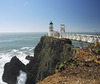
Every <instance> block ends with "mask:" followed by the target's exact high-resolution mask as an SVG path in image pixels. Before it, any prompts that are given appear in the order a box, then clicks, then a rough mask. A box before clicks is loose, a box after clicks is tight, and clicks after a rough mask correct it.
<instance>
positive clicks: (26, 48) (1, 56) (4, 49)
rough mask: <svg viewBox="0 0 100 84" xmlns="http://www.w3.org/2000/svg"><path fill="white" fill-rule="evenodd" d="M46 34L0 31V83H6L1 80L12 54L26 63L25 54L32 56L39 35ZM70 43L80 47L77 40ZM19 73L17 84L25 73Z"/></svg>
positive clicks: (23, 78) (23, 79) (20, 83)
mask: <svg viewBox="0 0 100 84" xmlns="http://www.w3.org/2000/svg"><path fill="white" fill-rule="evenodd" d="M46 34H47V33H0V84H7V83H4V82H3V81H2V74H3V71H4V65H5V63H7V62H9V61H10V60H11V58H12V57H13V56H17V57H18V58H19V59H20V60H21V61H22V62H23V63H24V64H27V63H28V62H29V61H28V60H26V59H25V57H26V56H27V55H30V56H34V48H35V46H36V45H37V44H38V42H39V41H40V38H41V36H43V35H46ZM82 34H85V33H82ZM86 34H87V33H86ZM88 34H89V33H88ZM92 34H94V33H92ZM72 44H73V45H74V46H75V47H81V46H80V44H79V43H78V41H72ZM20 73H21V74H20V76H19V77H18V78H17V79H18V83H17V84H25V80H26V74H25V73H24V72H23V71H20Z"/></svg>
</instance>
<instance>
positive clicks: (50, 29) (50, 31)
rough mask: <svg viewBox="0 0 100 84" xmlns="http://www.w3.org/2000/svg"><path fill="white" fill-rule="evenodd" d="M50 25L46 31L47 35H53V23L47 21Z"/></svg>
mask: <svg viewBox="0 0 100 84" xmlns="http://www.w3.org/2000/svg"><path fill="white" fill-rule="evenodd" d="M49 25H50V27H49V32H48V36H53V35H54V30H53V23H52V21H51V22H50V23H49Z"/></svg>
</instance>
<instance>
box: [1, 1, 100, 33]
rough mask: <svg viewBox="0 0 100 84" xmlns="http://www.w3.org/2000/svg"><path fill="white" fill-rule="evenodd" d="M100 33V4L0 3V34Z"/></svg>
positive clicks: (95, 2) (85, 2)
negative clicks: (51, 30) (51, 27)
mask: <svg viewBox="0 0 100 84" xmlns="http://www.w3.org/2000/svg"><path fill="white" fill-rule="evenodd" d="M50 21H52V22H53V23H54V29H55V30H59V29H60V24H65V25H66V31H68V32H93V31H94V32H95V31H100V0H0V32H47V31H48V28H49V22H50Z"/></svg>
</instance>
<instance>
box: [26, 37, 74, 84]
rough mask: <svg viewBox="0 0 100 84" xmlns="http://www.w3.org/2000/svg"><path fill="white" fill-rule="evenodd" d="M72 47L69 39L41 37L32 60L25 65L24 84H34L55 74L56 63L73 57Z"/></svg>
mask: <svg viewBox="0 0 100 84" xmlns="http://www.w3.org/2000/svg"><path fill="white" fill-rule="evenodd" d="M73 51H74V50H73V46H72V42H71V40H69V39H59V38H54V37H49V36H42V37H41V39H40V42H39V43H38V45H37V46H36V48H35V50H34V58H33V59H32V60H31V61H30V62H29V64H27V66H26V68H27V80H26V84H35V83H36V82H38V81H41V80H43V79H44V78H46V77H47V76H49V75H52V74H54V73H55V67H56V65H57V63H59V62H63V61H65V60H68V58H69V57H72V56H73Z"/></svg>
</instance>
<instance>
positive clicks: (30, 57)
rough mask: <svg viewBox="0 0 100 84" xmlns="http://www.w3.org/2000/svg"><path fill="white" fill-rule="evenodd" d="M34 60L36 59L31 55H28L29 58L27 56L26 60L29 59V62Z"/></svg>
mask: <svg viewBox="0 0 100 84" xmlns="http://www.w3.org/2000/svg"><path fill="white" fill-rule="evenodd" d="M33 58H34V57H33V56H29V55H28V56H26V58H25V59H27V60H29V61H30V60H32V59H33Z"/></svg>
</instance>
